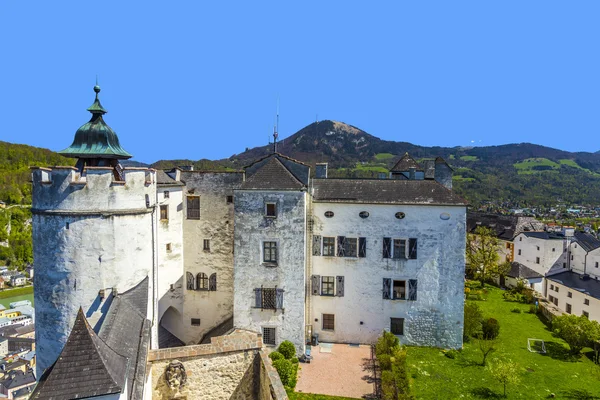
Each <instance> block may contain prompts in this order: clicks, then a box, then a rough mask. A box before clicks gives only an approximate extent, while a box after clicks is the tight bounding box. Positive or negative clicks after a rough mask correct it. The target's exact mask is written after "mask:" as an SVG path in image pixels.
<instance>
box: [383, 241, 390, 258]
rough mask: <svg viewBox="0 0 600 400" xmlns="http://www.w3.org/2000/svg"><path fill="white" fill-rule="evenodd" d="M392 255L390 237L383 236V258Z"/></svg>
mask: <svg viewBox="0 0 600 400" xmlns="http://www.w3.org/2000/svg"><path fill="white" fill-rule="evenodd" d="M391 257H392V238H386V237H384V238H383V258H391Z"/></svg>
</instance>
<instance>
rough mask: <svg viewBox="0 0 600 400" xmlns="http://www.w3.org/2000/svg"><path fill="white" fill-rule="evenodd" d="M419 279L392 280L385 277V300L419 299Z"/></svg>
mask: <svg viewBox="0 0 600 400" xmlns="http://www.w3.org/2000/svg"><path fill="white" fill-rule="evenodd" d="M417 292H418V286H417V280H416V279H409V280H407V281H405V280H392V279H391V278H383V287H382V291H381V293H382V298H383V299H384V300H408V301H417Z"/></svg>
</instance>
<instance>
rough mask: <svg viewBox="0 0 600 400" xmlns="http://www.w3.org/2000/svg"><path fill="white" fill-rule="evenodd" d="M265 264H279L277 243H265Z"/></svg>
mask: <svg viewBox="0 0 600 400" xmlns="http://www.w3.org/2000/svg"><path fill="white" fill-rule="evenodd" d="M263 262H266V263H277V242H263Z"/></svg>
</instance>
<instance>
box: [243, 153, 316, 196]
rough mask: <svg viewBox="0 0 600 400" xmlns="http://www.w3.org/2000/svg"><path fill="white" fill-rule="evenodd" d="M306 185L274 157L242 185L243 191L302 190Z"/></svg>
mask: <svg viewBox="0 0 600 400" xmlns="http://www.w3.org/2000/svg"><path fill="white" fill-rule="evenodd" d="M304 187H305V185H304V184H303V183H302V182H301V181H300V180H299V179H298V178H296V176H294V174H292V172H290V170H289V169H288V168H286V167H285V166H284V165H283V163H282V162H281V161H279V159H278V158H277V157H276V156H275V155H273V156H271V157H270V158H269V159H268V160H267V161H266V162H265V163H264V164H263V165H261V166H260V167H259V168H258V169H257V170H256V171H255V172H254V173H253V174H252V175H251V176H250V177H248V178H247V179H246V181H245V182H244V183H243V184H242V189H244V190H247V189H256V190H302V188H304Z"/></svg>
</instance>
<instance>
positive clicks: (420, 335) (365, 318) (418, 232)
mask: <svg viewBox="0 0 600 400" xmlns="http://www.w3.org/2000/svg"><path fill="white" fill-rule="evenodd" d="M313 210H314V211H313V219H314V221H315V222H314V227H313V233H314V234H315V235H321V236H327V237H337V236H346V237H366V238H367V257H365V258H355V259H352V258H345V257H323V256H312V271H311V274H313V275H321V276H338V275H340V276H344V281H345V293H344V297H325V296H313V295H310V294H309V296H310V310H311V318H310V321H311V323H312V324H313V332H316V333H319V336H320V337H319V339H320V340H321V341H326V342H327V341H331V342H350V343H374V342H375V341H376V340H377V338H378V337H379V336H380V335H381V332H382V331H383V330H384V329H385V330H389V329H390V318H392V317H395V318H396V317H397V318H405V323H404V335H403V336H400V339H401V341H402V342H403V343H407V344H415V345H428V346H439V347H445V348H460V347H461V346H462V329H463V328H462V326H463V303H464V271H465V240H466V231H465V229H466V228H465V226H466V223H465V221H466V208H465V207H450V206H414V205H413V206H399V205H398V206H396V205H375V204H342V203H314V204H313ZM326 211H333V212H334V217H333V218H325V217H324V213H325V212H326ZM361 211H368V212H369V214H370V215H369V217H368V218H366V219H362V218H360V217H359V213H360V212H361ZM398 211H402V212H404V213H405V214H406V217H405V218H404V219H401V220H399V219H396V218H395V217H394V215H395V213H396V212H398ZM442 213H448V214H449V215H450V219H448V220H442V219H441V218H440V215H441V214H442ZM384 237H390V238H417V243H418V247H417V259H416V260H394V259H384V258H383V238H384ZM311 240H312V239H311ZM383 278H392V279H406V280H408V279H417V280H418V292H417V301H407V300H384V299H383V298H382V289H383ZM307 279H309V280H310V277H307ZM407 285H408V283H407ZM407 290H408V287H407ZM309 293H310V292H309ZM324 313H325V314H335V330H334V331H333V332H332V331H323V330H322V329H321V328H322V314H324ZM315 319H318V321H315ZM361 321H362V322H363V324H362V325H361V324H360V323H361Z"/></svg>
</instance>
